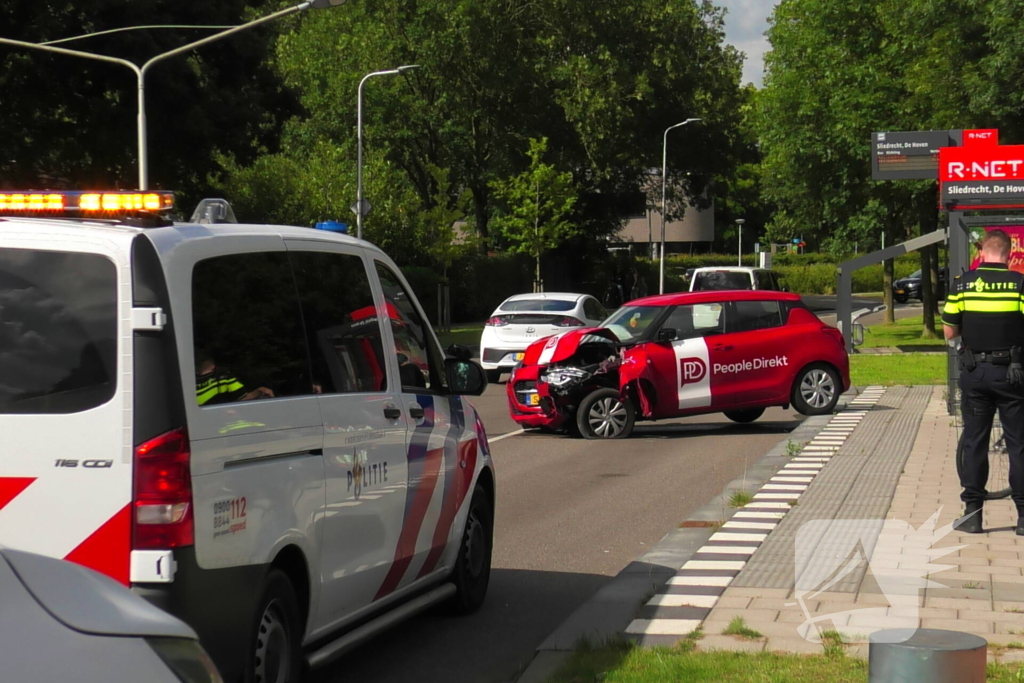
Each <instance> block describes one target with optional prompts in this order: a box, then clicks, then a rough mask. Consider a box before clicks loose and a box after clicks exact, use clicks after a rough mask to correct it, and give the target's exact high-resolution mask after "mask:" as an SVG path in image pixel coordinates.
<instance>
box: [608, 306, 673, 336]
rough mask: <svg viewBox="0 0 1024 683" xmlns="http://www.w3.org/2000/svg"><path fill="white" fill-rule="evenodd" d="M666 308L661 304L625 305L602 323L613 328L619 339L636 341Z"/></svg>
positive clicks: (610, 328)
mask: <svg viewBox="0 0 1024 683" xmlns="http://www.w3.org/2000/svg"><path fill="white" fill-rule="evenodd" d="M663 310H664V308H662V307H661V306H623V307H622V308H620V309H619V310H617V311H615V312H614V313H612V314H611V316H609V317H608V319H607V320H605V321H604V322H603V323H601V327H605V328H607V329H609V330H611V331H612V332H613V333H614V334H615V336H616V337H618V338H619V341H622V342H631V341H636V340H637V339H639V338H640V337H642V336H643V334H644V332H645V331H647V328H648V327H650V326H651V323H653V322H654V320H655V319H656V318H657V317H658V315H659V314H660V313H661V312H662V311H663Z"/></svg>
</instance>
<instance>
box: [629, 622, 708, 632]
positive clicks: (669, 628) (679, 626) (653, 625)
mask: <svg viewBox="0 0 1024 683" xmlns="http://www.w3.org/2000/svg"><path fill="white" fill-rule="evenodd" d="M701 623H702V620H701V619H634V620H633V621H632V622H630V624H629V626H627V627H626V633H630V634H633V635H638V636H688V635H690V634H691V633H693V632H694V631H696V630H697V628H698V627H700V625H701Z"/></svg>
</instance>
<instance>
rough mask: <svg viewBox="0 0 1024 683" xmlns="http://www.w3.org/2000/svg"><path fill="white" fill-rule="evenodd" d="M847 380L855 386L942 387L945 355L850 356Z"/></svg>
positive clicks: (944, 380)
mask: <svg viewBox="0 0 1024 683" xmlns="http://www.w3.org/2000/svg"><path fill="white" fill-rule="evenodd" d="M850 381H851V382H853V384H854V385H855V386H858V387H863V386H869V385H872V384H881V385H883V386H910V385H913V384H945V383H946V354H944V353H894V354H891V355H874V354H863V355H856V354H855V355H852V356H850Z"/></svg>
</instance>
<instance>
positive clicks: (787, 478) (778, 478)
mask: <svg viewBox="0 0 1024 683" xmlns="http://www.w3.org/2000/svg"><path fill="white" fill-rule="evenodd" d="M813 479H814V475H811V476H809V477H790V476H782V475H780V476H775V477H772V478H771V479H769V480H768V481H770V482H772V483H773V484H777V483H779V482H782V481H793V482H796V483H798V484H806V483H808V482H810V481H811V480H813Z"/></svg>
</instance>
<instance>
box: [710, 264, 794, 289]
mask: <svg viewBox="0 0 1024 683" xmlns="http://www.w3.org/2000/svg"><path fill="white" fill-rule="evenodd" d="M726 289H758V290H764V291H769V292H784V291H786V289H785V288H784V287H783V286H782V285H781V283H780V282H779V276H778V275H776V274H775V273H773V272H772V271H770V270H765V269H763V268H745V267H740V266H735V267H712V268H697V269H696V270H695V271H694V272H693V275H692V277H691V278H690V291H691V292H711V291H722V290H726Z"/></svg>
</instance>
